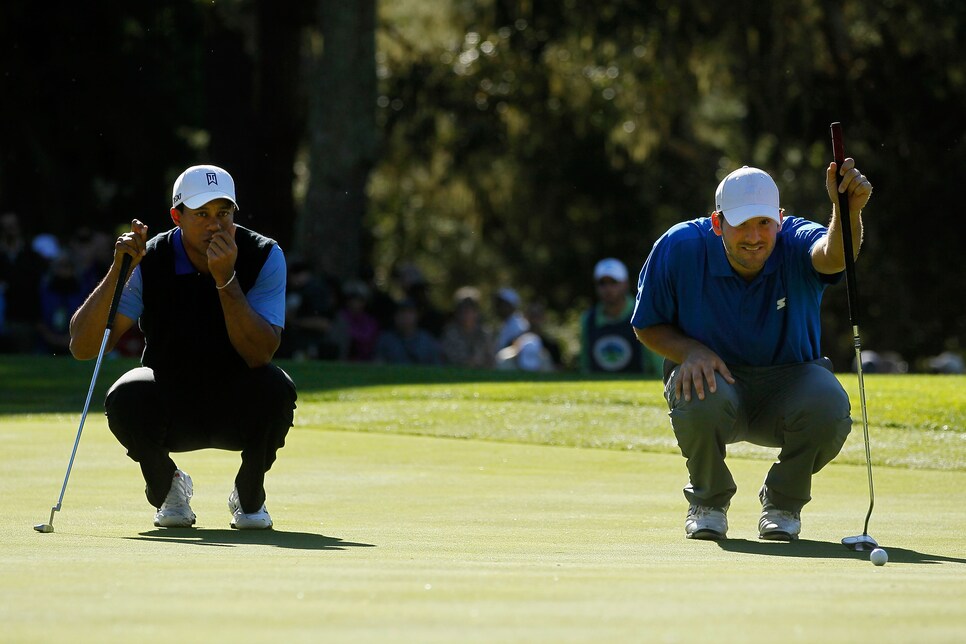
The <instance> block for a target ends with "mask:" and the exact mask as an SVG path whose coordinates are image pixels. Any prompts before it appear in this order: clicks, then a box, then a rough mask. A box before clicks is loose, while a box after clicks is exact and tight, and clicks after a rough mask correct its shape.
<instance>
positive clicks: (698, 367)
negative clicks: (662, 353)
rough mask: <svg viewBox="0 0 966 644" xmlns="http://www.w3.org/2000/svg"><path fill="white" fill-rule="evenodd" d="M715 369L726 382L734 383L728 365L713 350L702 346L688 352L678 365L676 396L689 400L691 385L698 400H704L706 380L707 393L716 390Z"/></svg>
mask: <svg viewBox="0 0 966 644" xmlns="http://www.w3.org/2000/svg"><path fill="white" fill-rule="evenodd" d="M715 371H717V372H718V373H720V374H721V376H722V377H723V378H724V379H725V380H726V381H727V382H728V383H730V384H734V383H735V379H734V377H733V376H732V375H731V371H729V370H728V365H726V364H725V363H724V360H722V359H721V358H720V357H718V354H716V353H715V352H713V351H711V350H710V349H707V348H703V347H702V348H700V349H695V350H694V351H692V352H691V353H689V354H688V356H687V358H685V360H684V362H682V363H681V366H679V367H678V373H677V378H676V379H675V383H674V389H675V393H676V394H677V396H678V398H680V397H682V396H683V397H684V400H685V401H687V402H690V401H691V387H692V386H693V387H694V392H695V393H696V394H697V396H698V400H704V389H705V383H706V382H707V386H708V393H712V394H713V393H714V392H715V391H717V390H718V383H717V380H716V378H715Z"/></svg>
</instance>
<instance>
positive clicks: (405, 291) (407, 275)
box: [396, 264, 446, 338]
mask: <svg viewBox="0 0 966 644" xmlns="http://www.w3.org/2000/svg"><path fill="white" fill-rule="evenodd" d="M396 277H397V279H398V281H399V285H400V288H401V289H402V297H403V298H404V299H407V300H411V301H413V302H414V303H415V304H416V310H417V311H418V312H419V326H420V327H422V328H423V329H425V330H426V331H429V333H430V334H431V335H432V336H433V337H434V338H440V337H442V335H443V326H444V325H445V324H446V315H445V314H444V313H443V312H442V311H440V310H439V309H438V308H436V306H435V305H434V304H433V302H432V300H431V299H430V293H429V282H427V281H426V276H425V275H423V272H422V271H421V270H419V267H418V266H416V265H415V264H402V265H401V266H399V268H398V269H397V271H396Z"/></svg>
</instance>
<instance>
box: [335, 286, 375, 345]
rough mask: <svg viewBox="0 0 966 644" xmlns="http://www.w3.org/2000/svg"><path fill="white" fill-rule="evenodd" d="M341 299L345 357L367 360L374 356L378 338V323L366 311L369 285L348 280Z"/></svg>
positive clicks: (340, 315) (340, 313)
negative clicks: (347, 340)
mask: <svg viewBox="0 0 966 644" xmlns="http://www.w3.org/2000/svg"><path fill="white" fill-rule="evenodd" d="M342 299H343V304H342V308H341V309H339V318H340V319H341V324H342V326H343V327H344V328H345V329H346V332H347V333H348V336H349V350H348V355H347V356H346V357H347V358H348V359H349V360H351V361H355V362H368V361H370V360H372V359H373V357H375V353H376V342H377V341H378V339H379V323H378V322H377V321H376V318H375V317H373V316H372V315H370V314H369V313H368V312H367V311H366V306H367V304H368V302H369V287H368V286H366V283H365V282H363V281H362V280H349V281H347V282H346V283H345V286H343V287H342Z"/></svg>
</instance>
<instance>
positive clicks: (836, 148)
mask: <svg viewBox="0 0 966 644" xmlns="http://www.w3.org/2000/svg"><path fill="white" fill-rule="evenodd" d="M831 130H832V159H833V160H834V161H835V182H836V186H838V185H839V184H840V183H841V181H842V178H841V175H840V174H839V172H840V171H841V170H842V164H843V163H845V144H844V143H843V142H842V124H841V123H839V122H838V121H836V122H835V123H832V125H831ZM836 194H837V195H838V199H839V218H840V219H841V224H842V226H841V227H842V249H843V250H844V251H845V282H846V290H847V292H848V297H849V319H850V320H851V322H852V326H853V327H858V326H859V314H858V308H859V294H858V291H857V290H856V287H855V252H854V246H853V244H852V217H851V213H850V212H849V196H848V195H847V194H845V193H843V192H838V191H837V190H836Z"/></svg>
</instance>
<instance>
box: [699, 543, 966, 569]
mask: <svg viewBox="0 0 966 644" xmlns="http://www.w3.org/2000/svg"><path fill="white" fill-rule="evenodd" d="M717 544H718V547H720V548H721V549H722V550H727V551H728V552H741V553H744V554H749V555H769V556H772V557H804V558H808V559H865V560H868V559H869V553H868V552H856V551H855V550H849V549H848V548H846V547H845V546H843V545H842V544H841V543H832V542H828V541H809V540H808V539H799V540H798V541H791V542H782V541H751V540H748V539H724V540H722V541H718V542H717ZM884 548H885V550H886V551H887V552H888V553H889V562H890V563H913V564H938V563H959V564H966V559H963V558H959V557H945V556H942V555H931V554H928V553H925V552H917V551H915V550H909V549H907V548H898V547H895V546H884Z"/></svg>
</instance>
